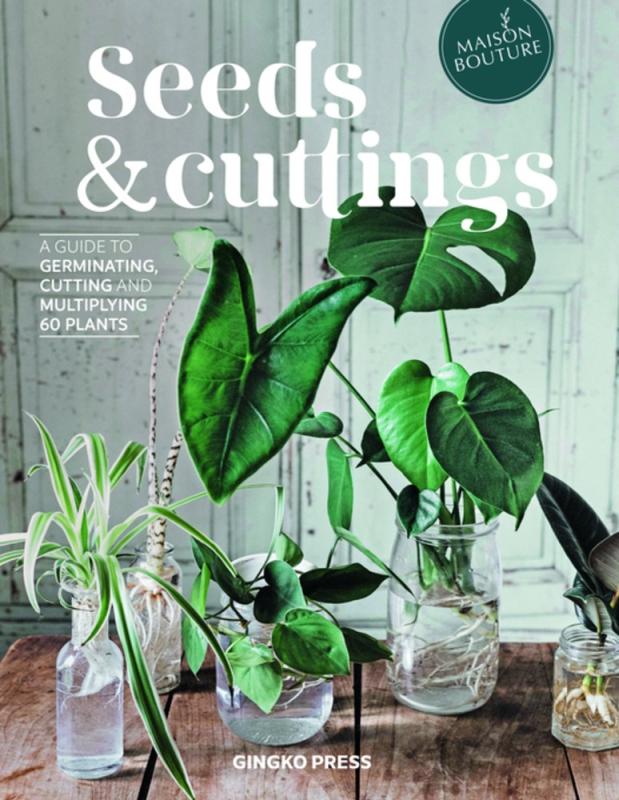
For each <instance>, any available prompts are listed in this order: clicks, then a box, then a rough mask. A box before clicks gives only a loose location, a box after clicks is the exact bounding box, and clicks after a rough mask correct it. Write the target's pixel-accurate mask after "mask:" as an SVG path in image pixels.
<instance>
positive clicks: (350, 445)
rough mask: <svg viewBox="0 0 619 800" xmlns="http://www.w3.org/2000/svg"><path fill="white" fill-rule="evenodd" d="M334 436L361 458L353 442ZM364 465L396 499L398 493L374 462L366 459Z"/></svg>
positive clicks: (361, 455)
mask: <svg viewBox="0 0 619 800" xmlns="http://www.w3.org/2000/svg"><path fill="white" fill-rule="evenodd" d="M335 438H336V439H337V440H338V442H340V443H341V444H343V445H345V446H346V447H348V448H349V450H350V451H351V452H352V453H354V454H355V455H356V456H360V457H361V458H363V453H362V452H361V451H360V450H357V448H356V447H355V446H354V444H353V443H352V442H349V441H348V439H344V437H343V436H336V437H335ZM364 466H366V467H367V468H368V469H369V470H370V471H371V472H373V473H374V475H376V477H377V478H378V480H379V481H380V482H381V483H382V485H383V486H384V487H385V489H387V491H388V492H389V494H390V495H391V496H392V497H393V499H394V500H397V499H398V493H397V492H396V490H395V489H394V488H393V486H391V484H390V483H389V481H387V479H386V478H383V476H382V475H381V474H380V472H379V471H378V470H377V469H376V467H375V466H374V464H372V463H370V462H369V461H368V462H367V463H366V464H365V465H364Z"/></svg>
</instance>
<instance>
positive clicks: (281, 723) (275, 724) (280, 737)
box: [216, 553, 333, 747]
mask: <svg viewBox="0 0 619 800" xmlns="http://www.w3.org/2000/svg"><path fill="white" fill-rule="evenodd" d="M265 558H266V553H263V554H258V555H254V556H247V557H246V558H241V559H238V560H237V561H235V562H234V563H235V565H236V567H237V569H238V571H239V573H240V574H241V576H242V577H243V578H246V579H253V578H254V576H255V575H256V574H257V573H258V571H259V569H260V568H261V566H262V565H263V564H264V560H265ZM309 568H310V565H308V564H304V562H302V563H301V564H299V566H298V567H297V569H298V570H300V571H303V569H309ZM224 598H225V601H227V599H228V598H227V597H226V596H225V595H224ZM237 607H238V610H239V612H240V613H241V614H242V615H243V617H245V619H248V620H249V621H250V625H249V628H248V633H249V635H250V636H251V638H252V639H253V640H254V641H256V642H261V643H267V642H269V640H270V636H271V630H272V628H273V626H272V625H263V624H261V623H259V622H257V621H256V620H255V619H254V617H253V614H252V607H251V606H237ZM228 624H229V623H228ZM233 627H234V626H233ZM239 630H240V625H239ZM221 643H222V645H223V646H224V648H226V647H228V645H229V640H228V639H227V637H221ZM216 685H217V711H218V712H219V716H220V718H221V720H222V721H223V722H224V723H225V724H226V725H227V726H228V727H229V728H230V730H231V731H232V732H233V733H234V734H236V735H237V736H239V737H240V738H241V739H244V740H245V741H247V742H253V743H254V744H259V745H270V746H273V747H278V746H286V745H292V744H298V743H299V742H304V741H306V740H307V739H310V738H311V737H312V736H314V735H315V734H317V733H318V731H320V730H321V729H322V728H323V727H324V725H325V723H326V722H327V720H328V719H329V716H330V715H331V709H332V707H333V682H332V681H330V680H325V679H324V678H311V679H307V680H305V681H303V682H301V683H300V682H299V676H298V675H292V674H289V675H288V676H286V674H285V673H284V690H283V692H282V694H281V696H280V698H279V700H278V702H277V704H276V705H275V707H274V708H273V710H272V711H271V712H270V713H269V714H265V713H264V711H261V710H260V708H258V706H257V705H256V704H255V703H253V702H252V701H251V700H250V699H249V698H248V697H246V696H245V695H244V694H243V693H242V692H241V691H239V690H238V689H236V688H234V689H233V690H232V691H230V688H229V686H228V682H227V680H226V674H225V672H224V670H223V669H222V667H221V665H220V664H219V662H217V667H216Z"/></svg>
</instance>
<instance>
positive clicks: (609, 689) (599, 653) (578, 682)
mask: <svg viewBox="0 0 619 800" xmlns="http://www.w3.org/2000/svg"><path fill="white" fill-rule="evenodd" d="M553 701H554V702H553V710H552V735H553V736H554V737H555V739H558V740H559V741H560V742H561V743H562V744H564V745H565V746H566V747H576V748H578V749H579V750H609V749H611V748H613V747H619V710H618V709H619V637H618V636H617V635H616V634H614V633H609V634H608V635H607V636H606V639H605V640H604V642H603V643H602V642H600V639H599V638H598V635H597V634H596V633H594V632H592V631H589V630H587V628H585V627H584V626H583V625H580V624H575V625H570V626H569V627H567V628H565V630H564V631H563V633H562V634H561V638H560V640H559V647H558V648H557V651H556V653H555V664H554V682H553Z"/></svg>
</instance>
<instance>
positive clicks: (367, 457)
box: [357, 419, 389, 467]
mask: <svg viewBox="0 0 619 800" xmlns="http://www.w3.org/2000/svg"><path fill="white" fill-rule="evenodd" d="M361 452H362V453H363V458H362V459H361V461H360V462H359V464H358V465H357V466H359V467H363V466H365V465H366V464H370V463H378V462H381V461H389V455H388V453H387V451H386V450H385V445H384V444H383V440H382V439H381V438H380V434H379V432H378V425H377V424H376V420H375V419H373V420H371V421H370V424H369V425H368V426H367V428H366V429H365V431H364V432H363V436H362V437H361Z"/></svg>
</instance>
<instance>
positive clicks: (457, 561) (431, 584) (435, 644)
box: [387, 520, 501, 714]
mask: <svg viewBox="0 0 619 800" xmlns="http://www.w3.org/2000/svg"><path fill="white" fill-rule="evenodd" d="M497 530H498V521H496V520H495V521H493V522H492V523H490V524H488V525H486V524H485V523H479V524H475V525H435V526H433V527H432V528H430V529H429V530H427V531H425V532H424V533H420V534H416V535H412V536H411V537H410V538H409V537H407V535H406V533H405V532H404V531H403V530H402V528H401V526H399V531H398V535H397V539H396V542H395V544H394V547H393V551H392V555H391V568H392V569H393V570H394V572H396V573H397V574H398V575H399V576H400V577H401V578H402V579H403V580H404V581H405V582H406V583H407V585H408V586H409V587H410V589H411V591H412V593H413V595H411V594H409V593H407V592H406V591H405V590H404V589H403V587H402V586H401V585H400V584H399V583H398V582H397V581H395V580H393V579H391V581H390V583H389V593H388V623H387V624H388V637H387V639H388V645H389V647H390V648H391V649H392V651H393V661H392V662H391V663H389V665H388V671H389V678H390V682H391V687H392V691H393V694H394V697H395V699H396V700H397V701H398V702H400V703H404V704H405V705H407V706H410V707H411V708H414V709H417V710H418V711H424V712H426V713H430V714H463V713H465V712H467V711H473V710H474V709H476V708H479V707H480V706H483V705H484V703H486V702H487V701H488V700H489V698H490V697H491V695H492V692H493V691H494V688H495V686H496V681H497V676H498V659H499V619H498V610H499V594H500V587H501V561H500V556H499V550H498V547H497V541H496V532H497Z"/></svg>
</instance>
